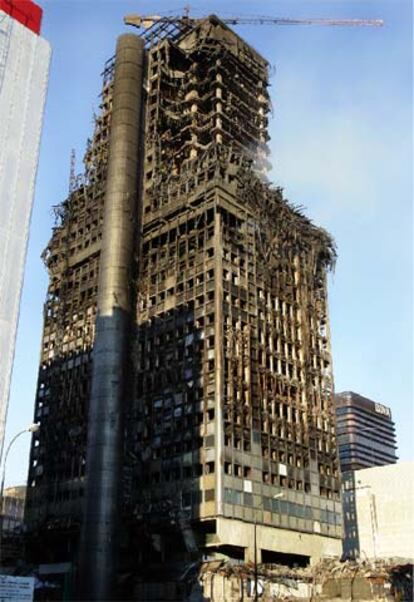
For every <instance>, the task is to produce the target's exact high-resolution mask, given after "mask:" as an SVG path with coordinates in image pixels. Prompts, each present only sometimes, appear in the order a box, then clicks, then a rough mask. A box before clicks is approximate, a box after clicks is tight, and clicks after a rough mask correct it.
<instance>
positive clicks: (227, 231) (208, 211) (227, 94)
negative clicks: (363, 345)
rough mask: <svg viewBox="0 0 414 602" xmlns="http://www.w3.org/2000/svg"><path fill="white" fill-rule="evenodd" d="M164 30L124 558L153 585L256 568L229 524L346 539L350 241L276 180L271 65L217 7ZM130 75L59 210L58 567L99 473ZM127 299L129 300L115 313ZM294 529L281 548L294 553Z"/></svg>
mask: <svg viewBox="0 0 414 602" xmlns="http://www.w3.org/2000/svg"><path fill="white" fill-rule="evenodd" d="M164 25H165V24H162V25H160V24H158V25H157V28H158V29H157V30H156V31H153V32H152V34H151V35H148V34H149V31H147V34H146V35H145V36H144V39H145V40H146V44H147V52H146V83H145V86H144V87H143V94H144V110H145V114H144V118H143V125H144V129H143V134H142V136H141V142H140V148H141V149H142V150H143V151H144V162H143V169H142V171H143V175H142V184H141V186H140V187H137V191H136V197H135V200H136V203H135V204H132V206H131V205H130V204H129V201H130V198H129V197H128V199H126V201H128V202H126V203H125V211H126V212H127V214H128V218H129V219H130V220H131V223H132V224H133V228H134V235H135V236H134V240H135V245H134V249H133V255H132V257H131V258H130V264H129V266H128V267H127V268H126V273H127V275H128V278H127V283H126V284H125V283H124V287H126V288H125V290H124V294H125V295H126V296H128V297H129V298H130V299H131V303H132V316H131V323H130V326H129V333H128V354H127V357H126V358H125V360H124V361H125V365H124V373H123V375H121V374H120V375H119V377H120V378H121V379H123V383H122V385H123V393H122V403H121V404H118V405H117V407H118V410H119V413H120V414H123V416H124V418H125V425H126V427H125V431H124V434H125V437H124V441H123V443H124V452H125V456H124V458H125V459H124V462H123V469H122V471H119V472H118V474H117V475H116V477H117V479H118V480H119V482H122V496H123V503H122V504H121V505H119V507H118V508H119V515H120V516H119V518H121V515H122V518H123V521H124V523H123V524H124V525H127V526H128V534H129V535H130V539H129V540H128V544H125V546H126V547H125V549H124V552H125V557H124V560H123V563H124V564H123V566H124V569H125V570H126V569H127V570H128V571H129V572H130V574H133V575H135V576H136V578H137V579H138V575H139V573H140V571H142V570H143V567H145V566H146V567H147V568H148V566H149V565H150V564H153V563H154V561H155V560H158V561H160V560H161V561H163V562H164V564H165V563H166V560H167V558H170V560H176V561H177V560H180V561H183V560H188V559H191V558H195V557H197V556H199V555H200V554H201V553H208V554H213V555H214V554H228V555H229V556H230V557H232V555H236V556H234V557H238V556H237V554H239V553H240V549H243V547H244V548H246V551H245V559H246V560H247V559H248V557H247V556H248V553H249V552H248V547H249V545H251V544H249V545H245V546H244V544H243V542H241V540H240V541H238V540H237V537H238V536H237V533H234V536H232V537H228V535H225V532H224V530H223V529H222V525H224V522H223V521H228V520H230V521H236V522H237V521H241V523H240V524H243V525H249V524H250V525H252V524H253V522H257V523H259V525H260V526H261V527H262V528H263V529H266V528H269V529H280V530H281V531H280V532H281V533H283V538H285V539H287V538H288V537H289V533H294V532H297V531H300V533H301V537H303V540H301V541H302V543H301V549H300V550H299V549H298V550H297V553H298V554H304V555H308V556H310V555H311V554H312V552H311V551H310V550H311V543H310V542H311V541H314V540H317V541H318V542H320V546H321V549H322V548H323V545H325V544H324V542H329V541H331V540H336V541H338V542H339V537H340V534H341V528H340V523H341V516H340V501H339V474H338V457H337V446H336V438H335V428H334V423H335V420H334V406H333V382H332V367H331V354H330V338H329V325H328V310H327V299H326V294H327V290H326V276H327V273H328V271H329V270H330V269H331V268H332V267H333V265H334V263H335V257H336V253H335V245H334V242H333V241H332V239H331V237H330V236H329V235H328V234H327V233H326V232H325V231H324V230H323V229H321V228H318V227H317V226H315V225H314V224H312V223H311V221H310V220H309V219H308V218H306V217H305V216H304V214H303V212H302V211H301V210H300V209H299V208H297V207H294V206H293V205H291V204H290V203H289V202H288V201H287V200H286V199H285V198H284V196H283V191H282V190H281V189H279V188H275V187H272V186H271V185H270V184H269V183H268V181H267V179H266V175H265V174H266V171H267V168H268V162H267V155H268V147H267V141H268V133H267V124H268V118H267V114H268V111H269V107H270V100H269V94H268V91H267V86H268V73H267V72H268V65H267V62H266V61H265V60H264V59H263V58H262V57H261V56H260V55H259V54H258V53H257V52H255V51H254V50H253V49H252V48H251V47H250V46H249V45H248V44H247V43H246V42H245V41H243V40H242V39H241V38H239V37H238V36H237V35H236V34H235V33H234V32H232V31H231V30H230V29H229V28H228V27H227V26H226V25H225V24H224V23H223V22H222V21H220V20H219V19H218V18H217V17H215V16H211V17H208V18H205V19H200V20H197V21H194V22H191V24H190V25H191V26H189V27H186V28H185V29H184V30H182V29H180V28H178V30H177V28H175V26H172V27H173V28H172V29H169V27H170V25H171V24H168V28H166V29H165V28H164ZM151 36H153V37H151ZM113 81H114V80H113V62H112V61H111V62H109V63H108V64H107V66H106V69H105V72H104V82H103V91H102V102H101V113H100V115H99V116H98V117H97V118H96V125H95V132H94V135H93V138H92V140H91V141H90V142H89V144H88V149H87V152H86V155H85V174H84V176H83V177H82V178H79V179H78V180H77V184H76V186H73V185H72V186H71V191H70V195H69V197H68V199H66V200H65V201H64V203H63V204H61V205H59V206H57V208H56V215H57V224H56V227H55V230H54V233H53V236H52V239H51V241H50V243H49V245H48V247H47V249H46V252H45V255H44V259H45V262H46V265H47V268H48V271H49V275H50V284H49V290H48V296H47V300H46V304H45V323H44V333H43V347H42V357H41V366H40V371H39V382H38V390H37V398H36V410H35V417H36V420H39V421H40V422H41V429H40V431H39V433H36V434H35V436H34V440H33V445H32V450H31V462H30V472H29V491H28V507H27V518H28V524H29V530H30V549H31V553H32V555H33V557H37V558H40V557H41V558H42V562H47V561H59V562H61V561H63V560H68V559H73V558H75V557H76V550H77V546H78V538H79V530H80V524H81V521H82V503H83V501H82V500H83V496H84V489H85V478H89V479H91V478H93V476H92V475H89V476H88V468H89V467H90V466H92V465H93V458H92V459H91V456H90V455H88V460H87V461H86V445H87V438H88V436H89V444H88V445H89V446H90V437H91V429H90V427H89V428H88V419H87V410H88V406H89V405H90V399H91V386H92V388H93V387H94V386H95V381H96V379H97V378H99V377H100V375H101V377H102V376H103V375H102V372H100V373H98V372H99V371H98V372H97V371H96V368H95V371H94V376H93V379H92V359H93V361H94V362H95V354H96V347H95V348H94V343H95V344H96V341H97V338H96V336H97V329H98V322H97V321H96V313H97V307H98V305H99V303H98V298H99V295H100V294H101V286H102V284H101V282H102V276H99V272H100V271H101V270H102V265H103V254H104V251H105V252H107V251H108V249H106V250H105V249H104V248H103V245H105V244H107V243H105V242H104V241H105V239H103V238H102V228H103V222H104V217H103V216H104V209H105V211H106V210H107V209H106V207H105V205H106V203H107V202H108V201H107V195H108V187H109V184H108V153H109V156H111V152H112V148H113V142H112V138H110V132H111V120H112V115H113V113H112V112H113V103H114V102H115V100H114V84H113ZM135 83H136V82H135ZM135 83H134V84H133V83H132V82H131V86H133V85H135ZM144 90H145V92H144ZM131 127H134V128H135V127H136V125H131ZM110 139H111V143H109V140H110ZM71 181H72V183H73V182H74V178H71ZM106 227H107V226H106ZM119 244H122V241H120V242H119ZM120 294H121V295H122V291H121V293H120ZM119 301H120V300H119V298H118V293H116V294H113V300H112V307H116V306H117V304H118V303H119ZM109 305H111V303H110V304H109ZM107 343H108V348H109V347H110V345H111V343H110V341H108V342H107ZM95 366H96V365H95ZM108 370H109V368H108ZM113 378H116V376H115V375H113ZM91 383H92V385H91ZM92 397H93V395H92ZM107 418H108V421H109V422H108V423H103V426H102V428H106V427H109V425H110V423H111V417H110V416H109V415H108V416H107ZM112 418H113V419H114V420H118V418H119V416H114V417H112ZM88 430H89V434H88ZM112 476H113V475H112ZM276 494H279V495H278V499H276V498H275V495H276ZM220 521H221V522H220ZM109 522H110V521H109ZM110 529H111V526H110V525H109V526H108V533H109V531H110ZM154 538H156V540H157V542H158V543H157V544H156V545H155V544H154V541H155V539H154ZM283 538H282V539H280V538H279V539H278V543H277V544H276V543H275V546H276V547H275V549H272V550H269V553H270V552H277V551H278V548H277V546H278V545H281V546H282V547H281V548H280V550H281V551H283V545H284V544H283ZM312 538H313V539H312ZM127 539H128V538H124V542H125V541H127ZM275 541H276V539H275ZM318 545H319V544H318ZM263 546H264V544H262V547H263ZM45 550H47V552H45ZM167 550H170V553H169V555H168V554H167ZM280 550H279V551H280ZM171 551H173V552H174V553H173V554H172V552H171ZM47 554H49V558H46V557H45V555H47ZM121 556H122V554H121ZM141 574H142V573H141ZM108 587H109V586H108ZM101 595H102V592H101ZM91 599H93V596H91Z"/></svg>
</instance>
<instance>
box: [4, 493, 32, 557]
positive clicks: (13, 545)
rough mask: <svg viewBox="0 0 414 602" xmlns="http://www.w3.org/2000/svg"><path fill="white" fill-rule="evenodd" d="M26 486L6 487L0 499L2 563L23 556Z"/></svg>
mask: <svg viewBox="0 0 414 602" xmlns="http://www.w3.org/2000/svg"><path fill="white" fill-rule="evenodd" d="M25 501H26V487H24V486H18V487H8V488H7V489H5V490H4V494H3V499H2V500H1V508H0V511H1V546H0V560H1V563H2V564H3V565H5V564H10V563H13V562H14V561H15V560H16V559H17V558H22V557H23V529H22V527H23V520H24V505H25Z"/></svg>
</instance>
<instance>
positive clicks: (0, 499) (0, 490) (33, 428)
mask: <svg viewBox="0 0 414 602" xmlns="http://www.w3.org/2000/svg"><path fill="white" fill-rule="evenodd" d="M39 428H40V425H39V424H36V423H33V424H29V426H28V427H26V428H25V429H23V430H22V431H20V432H19V433H17V435H15V436H14V437H13V439H11V441H10V443H9V445H8V446H7V449H6V453H5V454H4V462H3V474H2V477H1V486H0V564H1V563H2V537H3V511H4V509H3V494H4V481H5V479H6V463H7V457H8V455H9V452H10V449H11V447H12V445H13V443H14V442H15V441H16V439H17V438H18V437H20V435H23V434H24V433H36V432H37V431H38V430H39Z"/></svg>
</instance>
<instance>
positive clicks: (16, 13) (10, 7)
mask: <svg viewBox="0 0 414 602" xmlns="http://www.w3.org/2000/svg"><path fill="white" fill-rule="evenodd" d="M0 10H3V11H4V12H5V13H7V14H8V15H10V16H11V17H12V18H13V19H15V20H16V21H18V22H19V23H22V24H23V25H25V26H26V27H27V28H28V29H30V30H31V31H33V32H34V33H37V34H39V33H40V25H41V23H42V14H43V11H42V9H41V8H40V6H38V5H37V4H35V3H34V2H32V1H31V0H0Z"/></svg>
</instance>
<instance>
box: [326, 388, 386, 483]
mask: <svg viewBox="0 0 414 602" xmlns="http://www.w3.org/2000/svg"><path fill="white" fill-rule="evenodd" d="M335 402H336V429H337V437H338V446H339V461H340V464H341V471H342V472H343V473H344V472H347V471H348V470H359V469H361V468H369V467H370V466H383V465H385V464H394V463H395V462H396V461H397V456H396V449H397V443H396V436H395V425H394V422H393V420H392V416H391V410H390V408H388V407H386V406H384V405H382V404H380V403H376V402H375V401H371V400H370V399H367V398H366V397H362V395H358V393H353V392H352V391H346V392H344V393H338V394H337V395H335Z"/></svg>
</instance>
